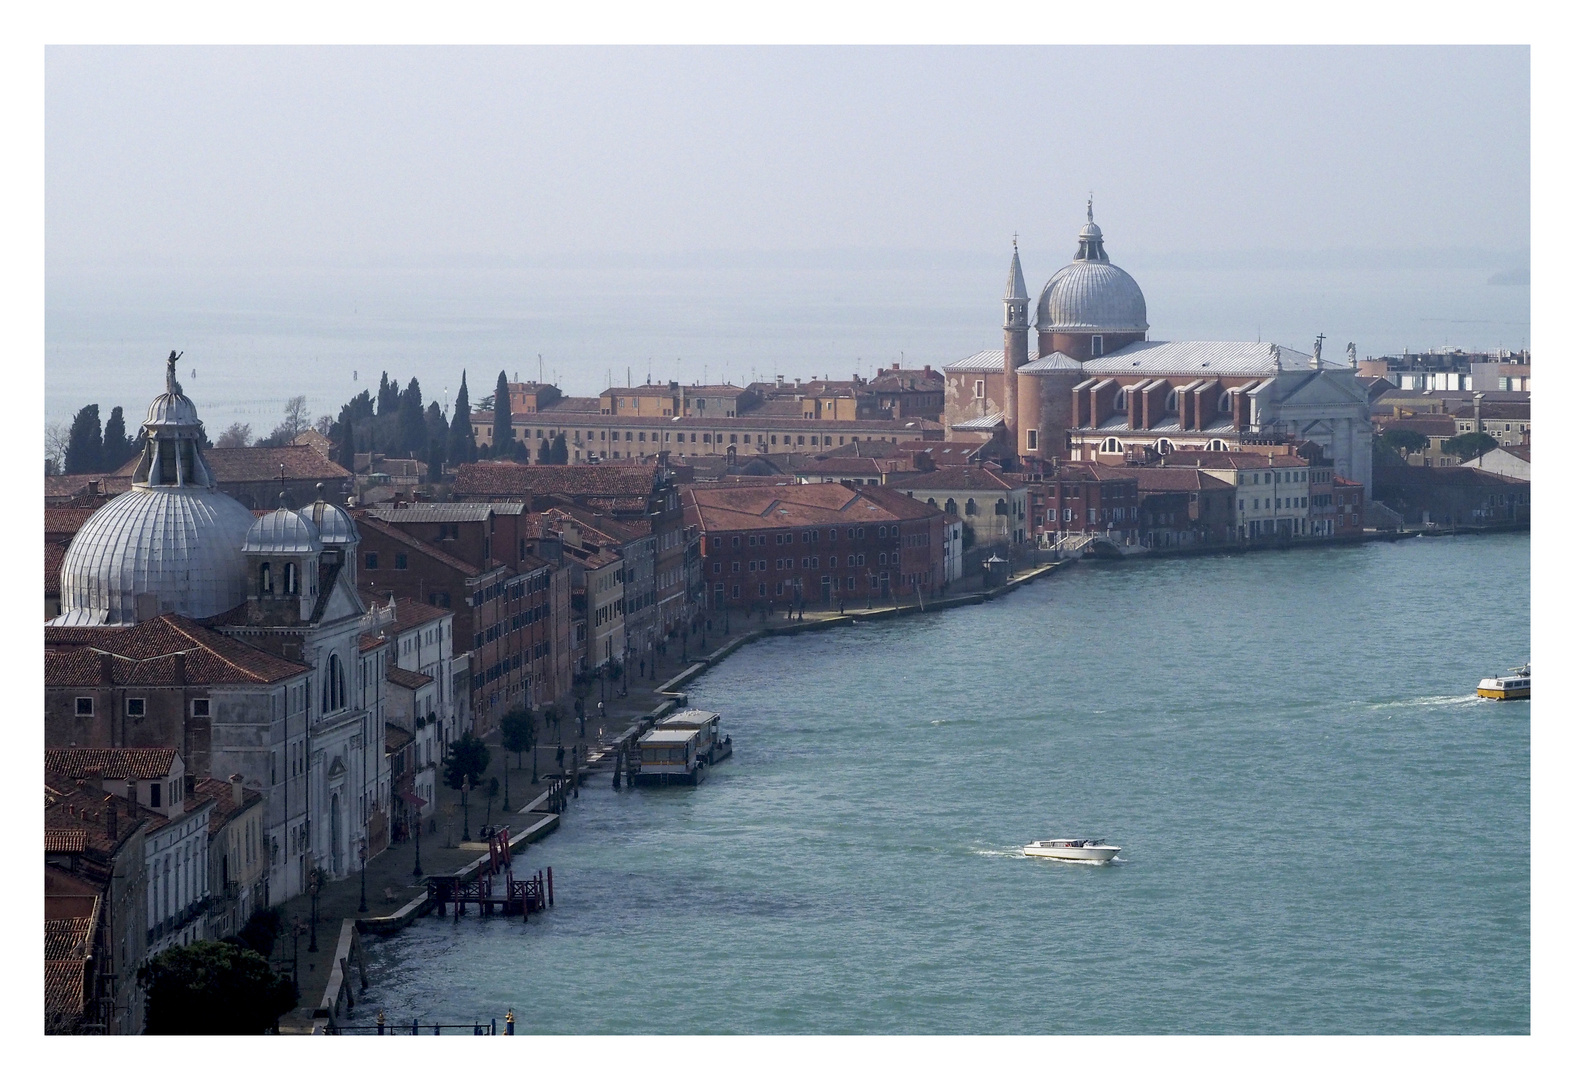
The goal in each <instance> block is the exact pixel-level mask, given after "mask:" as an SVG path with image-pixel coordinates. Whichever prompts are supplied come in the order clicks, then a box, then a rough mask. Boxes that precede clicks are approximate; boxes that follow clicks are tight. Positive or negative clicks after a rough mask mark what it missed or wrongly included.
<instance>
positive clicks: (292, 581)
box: [284, 562, 301, 596]
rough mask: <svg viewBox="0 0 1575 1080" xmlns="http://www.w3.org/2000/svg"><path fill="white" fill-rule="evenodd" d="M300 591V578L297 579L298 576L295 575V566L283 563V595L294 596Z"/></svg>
mask: <svg viewBox="0 0 1575 1080" xmlns="http://www.w3.org/2000/svg"><path fill="white" fill-rule="evenodd" d="M300 591H301V582H300V578H299V576H298V574H297V573H296V569H295V564H294V563H293V562H291V563H285V564H284V593H285V595H286V596H294V595H296V594H297V593H299V592H300Z"/></svg>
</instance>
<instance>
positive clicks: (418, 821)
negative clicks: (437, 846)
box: [415, 806, 421, 877]
mask: <svg viewBox="0 0 1575 1080" xmlns="http://www.w3.org/2000/svg"><path fill="white" fill-rule="evenodd" d="M415 874H416V877H420V876H421V808H420V807H419V806H418V807H416V869H415Z"/></svg>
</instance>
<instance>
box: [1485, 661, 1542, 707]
mask: <svg viewBox="0 0 1575 1080" xmlns="http://www.w3.org/2000/svg"><path fill="white" fill-rule="evenodd" d="M1477 697H1485V698H1493V699H1494V700H1496V701H1516V700H1520V699H1523V698H1529V697H1531V665H1530V664H1526V665H1525V666H1524V667H1518V668H1516V669H1515V670H1514V671H1512V672H1510V673H1509V674H1508V675H1500V676H1498V677H1497V678H1492V679H1483V680H1482V681H1481V682H1479V683H1477Z"/></svg>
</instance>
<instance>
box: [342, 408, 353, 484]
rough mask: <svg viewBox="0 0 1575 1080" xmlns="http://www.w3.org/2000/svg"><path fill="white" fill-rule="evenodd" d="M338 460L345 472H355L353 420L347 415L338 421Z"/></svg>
mask: <svg viewBox="0 0 1575 1080" xmlns="http://www.w3.org/2000/svg"><path fill="white" fill-rule="evenodd" d="M338 461H339V464H340V465H341V466H343V467H344V470H345V471H346V472H349V473H353V472H355V421H354V420H352V419H351V418H350V417H348V416H346V417H345V418H344V419H343V420H341V421H340V422H339V455H338Z"/></svg>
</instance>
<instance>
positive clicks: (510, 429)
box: [492, 371, 514, 458]
mask: <svg viewBox="0 0 1575 1080" xmlns="http://www.w3.org/2000/svg"><path fill="white" fill-rule="evenodd" d="M513 454H514V416H513V414H512V413H510V412H509V375H508V372H506V371H500V372H498V388H497V390H495V391H494V392H493V394H492V456H493V457H495V458H507V457H512V456H513Z"/></svg>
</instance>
